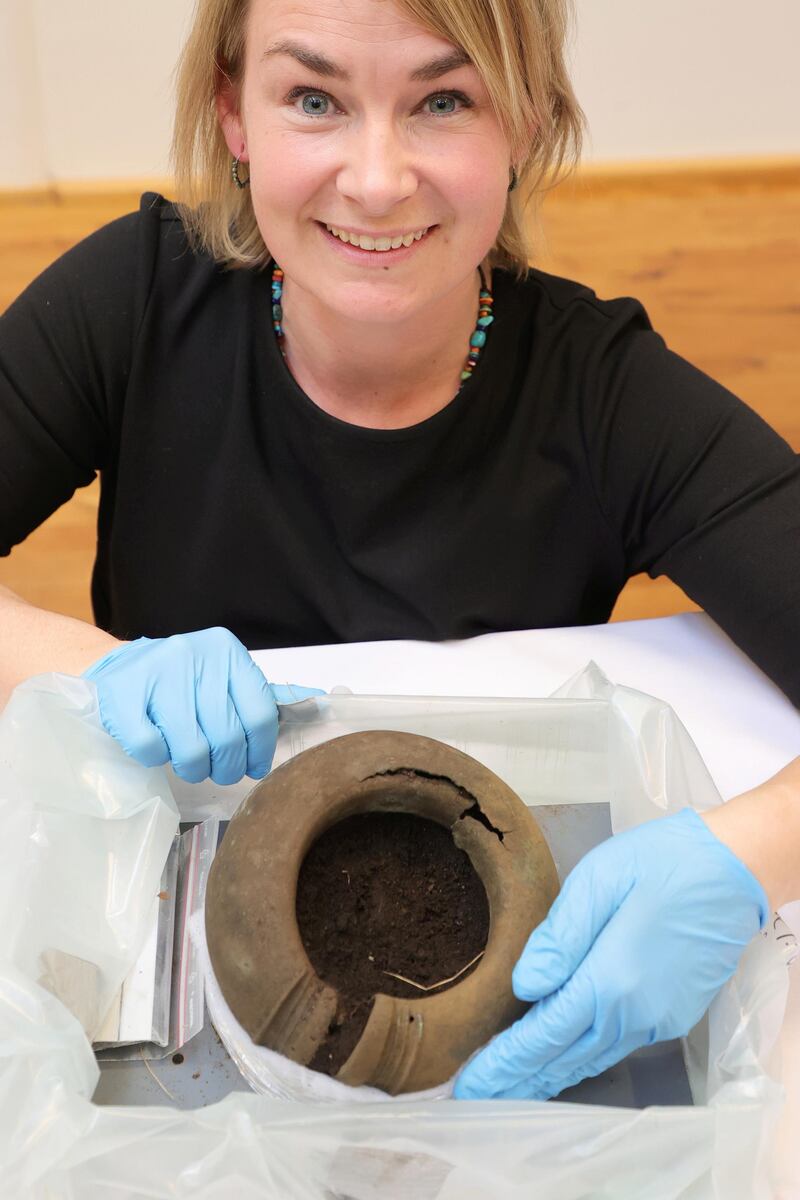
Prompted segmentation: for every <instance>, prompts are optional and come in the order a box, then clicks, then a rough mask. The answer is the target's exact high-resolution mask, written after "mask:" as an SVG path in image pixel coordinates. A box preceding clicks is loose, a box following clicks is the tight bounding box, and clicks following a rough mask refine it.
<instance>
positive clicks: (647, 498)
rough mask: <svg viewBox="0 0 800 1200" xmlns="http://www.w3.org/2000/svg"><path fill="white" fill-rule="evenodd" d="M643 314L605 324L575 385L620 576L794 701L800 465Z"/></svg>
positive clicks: (799, 646)
mask: <svg viewBox="0 0 800 1200" xmlns="http://www.w3.org/2000/svg"><path fill="white" fill-rule="evenodd" d="M628 303H629V304H630V305H636V302H634V301H630V302H628ZM642 314H643V310H641V309H640V311H639V313H638V315H635V316H633V317H632V319H630V320H624V319H618V320H616V321H615V320H611V321H610V322H609V323H608V326H607V328H606V330H605V332H604V334H603V336H601V337H600V338H599V339H598V343H597V346H596V348H595V352H594V356H593V361H592V362H591V364H590V368H589V370H588V371H587V375H586V379H585V382H584V391H585V408H584V418H583V421H584V436H585V448H586V454H587V460H588V469H589V472H590V475H591V478H592V481H593V484H594V487H595V492H596V496H597V500H598V503H599V505H600V507H601V508H602V510H603V513H604V514H605V516H606V520H607V521H608V522H609V524H610V525H611V526H612V528H613V530H614V532H615V535H616V536H617V537H618V538H619V539H620V542H621V544H622V547H623V550H624V554H625V559H626V563H627V570H628V574H629V575H634V574H637V573H639V572H642V571H646V572H647V573H648V574H649V575H651V576H652V577H654V578H655V577H656V576H658V575H662V574H664V575H667V576H669V578H671V579H672V580H674V582H675V583H677V584H678V585H679V586H680V587H681V588H683V590H684V591H685V592H686V593H687V595H689V596H690V597H691V598H692V599H693V600H694V601H695V602H696V603H697V604H699V605H700V606H701V607H702V608H703V609H704V610H705V611H706V612H707V613H708V614H709V615H710V616H711V617H712V618H713V619H714V620H715V621H716V622H717V623H718V624H719V625H720V626H721V627H722V628H723V629H724V630H725V631H726V632H727V633H728V635H729V636H730V637H731V638H732V639H733V641H734V642H736V644H737V645H738V646H740V647H741V648H742V649H743V650H744V651H745V652H746V653H747V654H748V655H749V656H750V657H751V658H752V659H753V661H754V662H755V663H756V664H757V665H758V666H760V667H761V668H762V669H763V670H764V671H765V672H766V674H767V675H769V676H770V678H772V679H773V680H774V681H775V682H776V683H777V684H778V685H779V686H780V687H781V688H782V689H783V690H784V691H785V692H786V694H787V695H788V696H789V697H790V699H791V700H792V701H793V702H794V704H796V705H800V461H799V460H798V457H797V455H796V454H795V453H794V451H793V450H792V449H791V447H790V446H789V445H788V444H787V443H786V442H785V441H784V440H783V439H782V438H781V437H780V436H779V435H778V434H777V433H776V432H775V431H774V430H773V429H772V428H771V427H770V426H769V425H767V424H766V422H765V421H763V420H762V419H761V418H760V417H759V416H758V415H757V414H756V413H755V412H754V411H753V410H752V409H750V408H749V407H748V406H747V405H746V404H745V403H743V402H742V401H741V400H740V399H738V398H737V397H736V396H735V395H733V393H731V392H730V391H728V390H727V389H726V388H724V387H723V386H722V385H721V384H719V383H717V382H716V381H715V380H713V379H711V378H710V377H709V376H708V375H706V374H704V372H702V371H700V370H699V369H698V368H696V367H694V366H692V365H691V364H690V363H688V362H687V361H686V360H685V359H683V358H681V357H680V356H679V355H677V354H675V353H674V352H673V351H671V350H670V349H669V348H668V347H667V345H666V343H665V342H664V340H663V338H661V337H660V336H659V335H658V334H657V333H655V332H654V331H653V330H652V329H651V328H650V327H649V321H648V320H647V318H646V317H643V315H642Z"/></svg>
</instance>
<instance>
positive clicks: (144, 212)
mask: <svg viewBox="0 0 800 1200" xmlns="http://www.w3.org/2000/svg"><path fill="white" fill-rule="evenodd" d="M270 282H271V273H270V271H269V270H267V271H248V270H238V271H226V270H223V269H222V268H220V267H219V266H217V265H215V264H214V263H213V262H212V261H211V260H210V259H209V258H207V257H204V256H202V255H197V254H194V253H193V252H192V251H191V250H190V249H189V248H188V246H187V242H186V238H185V235H184V231H183V226H182V224H181V222H180V220H179V219H178V217H177V215H176V213H175V211H174V209H173V207H172V206H171V205H170V204H169V203H167V202H166V201H164V200H163V199H162V198H161V197H160V196H155V195H153V194H148V195H146V196H144V197H143V198H142V202H141V206H140V210H139V212H138V213H134V214H131V215H129V216H126V217H123V218H121V219H120V220H118V221H114V222H113V223H112V224H110V225H108V226H106V227H105V228H104V229H101V230H100V231H99V232H97V233H95V234H93V235H92V236H91V237H89V238H87V239H86V240H85V241H83V242H81V243H80V244H79V245H78V246H76V247H75V248H74V249H73V250H71V251H69V253H67V254H65V255H64V256H63V257H62V258H61V259H59V260H58V262H56V263H55V264H54V265H53V266H52V267H50V268H49V269H48V270H47V271H45V272H44V273H43V274H42V275H41V276H40V277H39V278H38V279H37V280H36V281H35V282H34V283H33V284H31V286H30V287H29V288H28V289H27V290H26V291H25V292H24V293H23V295H22V296H21V297H20V298H19V299H18V300H17V301H16V302H15V303H14V304H13V305H12V307H11V308H10V309H9V311H8V312H7V313H6V314H5V316H4V317H3V318H2V320H0V554H8V553H9V551H10V549H11V547H12V546H13V545H14V544H15V543H17V542H20V541H22V539H23V538H24V537H25V536H26V535H27V534H28V533H29V532H30V531H31V530H32V529H34V528H35V527H36V526H37V525H39V523H40V522H41V521H43V520H44V519H45V517H47V516H48V514H49V513H51V512H52V511H53V510H54V509H55V508H57V507H58V506H59V505H60V504H63V503H64V501H65V500H67V499H68V498H69V497H70V496H71V495H72V493H73V492H74V490H75V488H76V487H82V486H84V485H85V484H88V483H89V482H90V481H91V480H92V479H93V478H94V475H95V473H96V472H97V471H98V470H99V471H100V472H101V479H102V488H101V500H100V513H99V528H98V547H97V562H96V565H95V571H94V577H93V582H92V599H93V603H94V610H95V616H96V619H97V622H98V624H99V625H100V626H102V627H103V628H105V629H107V630H109V631H110V632H111V633H113V634H115V635H116V636H118V637H123V638H133V637H137V636H139V635H142V634H146V635H148V636H153V637H157V636H163V635H167V634H170V633H175V632H178V631H181V630H192V629H201V628H204V627H207V626H211V625H224V626H227V627H228V628H229V629H231V630H232V631H233V632H234V633H235V634H236V635H237V636H238V637H239V638H241V640H242V641H243V642H244V643H245V644H246V645H247V646H248V647H250V648H251V649H256V648H265V647H271V646H287V645H307V644H315V643H328V642H343V641H344V642H346V641H365V640H371V639H383V638H421V639H427V640H436V639H442V638H462V637H469V636H471V635H474V634H480V633H486V632H489V631H493V630H508V629H528V628H537V627H544V626H559V625H584V624H594V623H599V622H603V621H606V620H607V619H608V616H609V614H610V613H611V610H612V607H613V605H614V601H615V600H616V597H617V595H618V593H619V591H620V589H621V588H622V586H623V584H624V583H625V581H626V579H627V578H628V577H629V576H631V575H635V574H636V573H637V572H640V571H647V572H648V573H649V574H650V575H652V576H656V575H660V574H666V575H669V576H670V578H672V579H674V580H675V581H676V583H678V584H680V586H681V587H682V588H684V590H685V591H686V592H687V593H688V594H689V595H690V596H691V597H692V598H693V599H694V600H695V601H696V602H697V603H698V604H700V605H702V607H703V608H705V609H706V611H707V612H708V613H710V614H711V616H712V617H713V618H714V619H715V620H716V621H717V622H718V623H719V624H720V625H721V626H722V627H723V629H725V630H727V632H728V633H729V634H730V636H731V637H732V638H733V640H734V641H735V642H737V643H738V644H739V645H740V646H741V647H742V648H743V649H744V650H745V651H746V652H747V653H748V654H750V656H751V657H752V658H753V659H754V660H755V661H756V662H757V663H758V664H759V665H760V666H761V667H762V668H763V669H764V670H765V671H766V672H767V673H768V674H769V675H770V676H772V678H773V679H775V680H776V682H777V683H779V684H780V686H781V687H783V689H784V690H785V691H786V692H787V694H788V695H789V696H790V697H791V698H792V699H793V700H794V702H795V703H796V704H800V467H799V466H798V460H797V456H796V455H795V454H794V453H793V451H792V450H791V449H790V447H789V446H788V445H787V444H786V442H784V441H783V440H782V439H781V438H780V437H779V436H778V435H777V434H776V433H775V432H774V431H773V430H772V429H770V428H769V426H767V425H766V424H765V423H764V422H763V421H762V420H761V419H760V418H759V417H758V416H757V415H756V414H755V413H754V412H752V410H751V409H749V408H748V407H747V406H746V405H744V404H743V403H742V402H741V401H740V400H738V399H737V398H736V397H735V396H733V395H732V394H731V393H730V392H728V391H727V390H726V389H725V388H724V387H722V386H721V385H720V384H718V383H716V382H714V381H713V380H712V379H710V378H709V377H708V376H707V375H705V374H703V372H701V371H699V370H697V369H696V368H695V367H693V366H691V365H690V364H689V363H687V362H686V361H685V360H684V359H682V358H680V357H678V356H677V355H676V354H673V353H672V352H671V351H670V350H668V349H667V347H666V345H665V343H664V341H663V339H662V338H661V337H660V336H659V335H658V334H656V333H654V332H653V330H652V327H651V325H650V321H649V319H648V317H647V314H646V313H645V310H644V309H643V308H642V306H641V304H639V302H638V301H636V300H633V299H629V298H622V299H616V300H607V301H603V300H598V298H597V297H596V296H595V294H594V293H593V292H592V291H591V290H590V289H589V288H586V287H583V286H581V285H580V284H577V283H573V282H571V281H569V280H566V279H560V278H557V277H556V276H553V275H547V274H545V273H543V272H542V271H537V270H533V269H531V270H530V271H529V272H528V275H527V277H526V279H525V281H524V282H523V283H521V284H517V283H516V282H515V281H514V277H513V275H512V274H511V273H510V272H506V271H503V270H495V271H494V273H493V291H494V296H495V304H494V314H495V322H494V324H493V325H492V326H491V328H490V330H489V333H488V337H487V341H486V346H485V348H484V351H483V354H482V356H481V360H480V362H479V364H478V367H477V368H476V370H475V373H474V375H473V376H472V378H471V379H470V380H468V381H467V383H466V384H465V386H464V387H463V388H462V390H461V392H460V393H459V395H458V396H457V397H456V398H455V399H454V400H453V401H452V402H451V403H450V404H449V405H448V406H447V407H446V408H444V409H442V410H441V411H440V412H438V413H436V414H435V415H434V416H432V417H430V418H428V419H427V420H425V421H422V422H420V423H419V424H417V425H413V426H410V427H408V428H404V429H394V430H374V429H365V428H362V427H360V426H355V425H350V424H348V423H346V422H344V421H341V420H338V419H337V418H335V417H332V416H330V415H328V414H327V413H325V412H323V411H322V410H321V409H319V408H318V407H317V406H316V405H315V404H314V403H313V402H312V401H311V400H310V399H309V398H308V397H307V396H306V395H305V393H304V392H303V391H302V390H301V389H300V387H299V386H298V384H297V383H296V382H295V380H294V379H293V377H292V376H291V375H290V373H289V371H288V369H287V367H286V364H285V363H284V361H283V359H282V357H281V354H280V351H279V348H278V345H277V342H276V339H275V334H274V332H273V329H272V323H271V296H270Z"/></svg>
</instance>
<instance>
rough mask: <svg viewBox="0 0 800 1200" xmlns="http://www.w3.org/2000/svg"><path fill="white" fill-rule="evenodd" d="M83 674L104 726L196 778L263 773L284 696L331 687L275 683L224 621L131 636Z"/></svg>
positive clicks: (145, 760) (139, 754)
mask: <svg viewBox="0 0 800 1200" xmlns="http://www.w3.org/2000/svg"><path fill="white" fill-rule="evenodd" d="M83 677H84V679H91V680H93V681H94V683H95V685H96V687H97V694H98V698H99V701H100V717H101V720H102V722H103V725H104V726H105V728H106V730H107V731H108V732H109V733H110V734H111V735H112V737H114V738H116V740H117V741H118V742H119V743H120V744H121V745H122V747H123V748H124V750H125V751H126V752H127V753H128V754H130V755H131V756H132V757H133V758H135V759H137V760H138V762H140V763H142V764H143V765H144V766H145V767H156V766H162V765H163V764H164V763H167V762H170V760H171V761H172V766H173V768H174V770H175V773H176V774H177V775H180V777H181V778H182V779H185V780H187V782H189V783H199V782H200V780H202V779H206V778H207V777H208V776H209V775H210V776H211V778H212V779H213V780H214V782H215V783H220V784H229V783H236V782H237V781H238V780H239V779H241V778H242V776H243V775H249V776H250V777H251V778H252V779H261V778H263V776H264V775H266V773H267V771H268V770H269V768H270V765H271V763H272V756H273V754H274V753H275V742H276V740H277V736H278V709H277V707H276V703H278V704H290V703H291V702H292V701H294V700H304V699H305V698H306V697H307V696H321V695H323V694H324V693H323V692H322V691H321V690H320V689H319V688H303V687H294V686H292V685H291V684H290V685H287V686H280V685H277V686H276V685H271V684H269V683H267V680H266V679H265V678H264V675H263V673H262V672H261V671H260V670H259V668H258V667H257V666H256V664H255V663H254V662H253V660H252V658H251V657H250V655H249V654H248V652H247V650H246V649H245V647H244V646H243V645H242V643H241V642H240V641H239V640H238V638H235V637H234V636H233V634H232V633H231V632H230V631H229V630H227V629H221V628H215V629H201V630H199V631H198V632H197V633H180V634H176V635H175V636H174V637H167V638H146V637H143V638H139V639H138V640H137V641H135V642H127V643H126V644H125V645H123V646H119V647H118V648H117V649H116V650H112V651H111V653H110V654H106V655H105V657H103V658H101V659H99V660H98V661H97V662H96V663H93V664H92V666H90V667H89V669H88V670H87V671H84V673H83Z"/></svg>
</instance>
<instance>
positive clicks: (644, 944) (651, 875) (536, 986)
mask: <svg viewBox="0 0 800 1200" xmlns="http://www.w3.org/2000/svg"><path fill="white" fill-rule="evenodd" d="M768 916H769V902H768V900H767V896H766V893H765V891H764V889H763V887H762V886H761V884H760V883H759V881H758V880H757V879H756V877H755V876H754V875H753V874H752V872H751V871H750V870H749V869H748V868H747V867H746V866H745V865H744V863H743V862H741V860H740V859H738V858H737V857H736V855H735V854H733V852H732V851H731V850H729V849H728V847H727V846H725V845H724V844H723V843H722V842H721V841H720V840H719V838H717V837H716V836H715V835H714V834H713V833H712V832H711V830H710V829H709V828H708V826H707V825H706V823H705V822H704V821H703V820H702V819H701V818H700V817H699V816H698V815H697V813H695V812H694V811H693V810H692V809H690V808H685V809H683V810H682V811H681V812H679V813H676V814H674V815H672V816H668V817H662V818H659V819H657V820H654V821H648V822H647V823H646V824H644V825H640V826H638V827H637V828H636V829H631V830H628V831H627V832H625V833H621V834H619V835H618V836H616V837H613V838H609V840H608V841H606V842H603V843H602V844H601V845H599V846H596V847H595V849H594V850H592V851H590V853H589V854H587V855H586V857H585V858H583V859H582V860H581V861H580V862H579V863H578V865H577V866H576V867H575V869H574V870H573V871H572V872H571V873H570V875H569V876H568V877H567V879H566V881H565V883H564V886H563V888H562V889H561V892H560V893H559V895H558V896H557V898H556V900H555V902H554V904H553V906H552V908H551V909H550V912H549V914H548V916H547V917H546V918H545V920H544V921H542V923H541V925H539V926H538V927H537V928H536V929H535V930H534V931H533V933H532V934H531V936H530V938H529V939H528V943H527V945H526V947H525V949H524V950H523V952H522V955H521V957H520V959H519V961H518V962H517V964H516V966H515V967H514V971H513V974H512V987H513V989H514V994H515V995H516V996H517V997H518V998H519V999H520V1000H530V1001H538V1003H536V1004H534V1006H533V1007H532V1008H531V1009H529V1010H528V1012H526V1013H525V1014H524V1016H522V1017H521V1018H520V1019H519V1020H518V1021H516V1022H515V1024H514V1025H512V1026H510V1027H509V1028H508V1029H506V1030H504V1031H503V1032H502V1033H500V1034H498V1035H497V1037H495V1038H494V1039H493V1040H492V1041H491V1042H490V1043H489V1044H488V1046H486V1047H484V1048H483V1050H481V1051H480V1052H479V1053H478V1054H477V1056H476V1057H475V1058H473V1059H472V1060H471V1061H470V1062H469V1063H467V1065H466V1066H465V1067H464V1068H463V1069H462V1071H461V1072H460V1073H459V1075H458V1077H457V1078H456V1082H455V1089H454V1095H455V1097H456V1098H457V1099H460V1100H477V1099H485V1098H489V1097H496V1098H502V1099H517V1100H518V1099H534V1100H547V1099H549V1098H550V1097H551V1096H557V1095H558V1093H559V1092H561V1091H563V1090H564V1088H568V1087H572V1086H573V1085H574V1084H576V1083H579V1082H580V1080H581V1079H585V1078H586V1077H587V1076H590V1075H599V1074H600V1072H601V1071H605V1070H606V1069H607V1068H608V1067H610V1066H613V1064H614V1063H617V1062H619V1061H620V1059H622V1058H624V1057H625V1056H626V1055H627V1054H630V1053H631V1052H632V1051H633V1050H636V1049H638V1048H639V1047H640V1046H647V1045H650V1044H652V1043H653V1042H658V1041H662V1040H665V1039H667V1038H674V1037H680V1036H683V1035H685V1034H686V1033H688V1032H689V1030H690V1029H691V1028H692V1026H693V1025H695V1024H696V1023H697V1021H699V1020H700V1018H701V1017H702V1015H703V1013H704V1012H705V1011H706V1009H707V1008H708V1006H709V1004H710V1003H711V1000H712V999H713V997H714V995H715V994H716V992H717V991H718V990H719V988H720V987H721V986H722V984H723V983H724V982H725V981H726V980H727V979H729V978H730V976H731V975H732V974H733V972H734V971H735V969H736V964H737V962H738V961H739V957H740V955H741V953H742V951H743V950H744V948H745V946H746V945H747V943H748V942H749V941H750V939H751V938H752V937H753V936H754V934H756V933H757V932H758V931H759V929H762V928H763V927H764V925H765V923H766V921H767V919H768Z"/></svg>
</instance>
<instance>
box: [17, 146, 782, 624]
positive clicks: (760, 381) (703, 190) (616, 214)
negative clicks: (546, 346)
mask: <svg viewBox="0 0 800 1200" xmlns="http://www.w3.org/2000/svg"><path fill="white" fill-rule="evenodd" d="M145 186H146V185H145ZM140 190H144V186H143V187H142V189H140ZM137 203H138V191H137V192H135V193H134V192H131V193H125V194H123V193H119V192H118V193H117V194H112V195H109V194H105V195H101V194H98V195H94V196H92V195H83V196H70V197H64V196H57V195H45V194H41V195H36V196H33V197H30V196H29V197H18V198H14V197H11V196H2V195H0V310H2V309H4V308H5V307H6V306H7V305H8V304H9V303H10V302H11V300H13V298H14V297H15V296H16V295H17V294H18V292H19V291H21V290H22V288H24V287H25V285H26V284H27V283H28V282H29V281H30V280H31V279H32V278H33V277H34V276H35V275H36V274H37V273H38V272H39V271H41V270H42V269H43V268H44V267H45V266H46V265H47V264H48V263H50V262H51V261H52V260H53V259H54V258H56V257H57V256H58V255H59V254H61V253H63V252H64V251H65V250H66V249H68V248H69V247H70V246H71V245H73V244H74V243H75V242H76V241H77V240H78V239H79V238H81V237H84V236H85V235H86V234H88V233H90V232H91V231H92V230H94V229H96V228H97V227H98V226H100V225H102V224H104V223H105V222H107V221H110V220H112V219H113V218H114V217H116V216H118V215H120V214H122V213H125V212H129V211H131V209H132V208H134V207H136V206H137ZM534 263H535V265H536V266H539V267H541V268H542V269H544V270H546V271H552V272H554V273H556V274H560V275H566V276H568V277H569V278H572V279H577V280H580V281H581V282H582V283H587V284H589V285H590V286H591V287H593V288H594V290H595V291H596V292H597V293H598V295H599V296H601V297H603V298H608V297H611V296H619V295H631V296H636V297H637V298H638V299H640V300H641V301H642V302H643V303H644V305H645V307H646V308H647V310H648V312H649V314H650V318H651V320H652V322H653V325H654V327H655V328H656V329H657V330H658V331H659V332H660V333H661V334H662V335H663V336H664V337H665V339H666V341H667V342H668V344H669V345H670V346H671V348H672V349H673V350H675V351H677V352H678V353H679V354H682V355H683V356H684V357H685V358H687V359H689V360H690V361H691V362H693V363H695V364H696V365H697V366H698V367H700V368H701V369H702V370H704V371H706V372H707V373H708V374H709V375H712V376H714V378H716V379H718V380H719V381H720V382H721V383H723V384H724V385H725V386H726V387H728V388H730V389H731V391H733V392H735V393H736V394H737V395H739V396H741V397H742V398H743V399H744V400H746V401H747V403H748V404H750V405H752V406H753V408H755V409H756V410H757V411H758V412H760V413H761V414H762V415H763V416H764V417H765V418H766V419H767V420H768V421H769V422H770V423H771V424H772V425H774V426H775V428H776V429H778V430H779V432H780V433H782V434H783V436H784V437H785V438H786V439H787V440H788V441H789V442H790V443H791V444H792V445H793V446H794V448H795V449H800V395H798V381H800V165H795V166H792V165H791V164H788V165H784V166H781V167H776V168H770V167H767V166H766V165H765V166H764V169H754V167H753V165H752V164H750V165H749V166H747V167H745V168H742V169H732V168H731V167H730V166H728V167H727V168H721V169H717V168H713V169H705V170H693V169H690V170H678V171H664V172H659V171H656V172H650V173H648V174H642V173H637V172H635V171H630V170H629V171H622V172H610V173H603V172H587V173H586V174H585V175H584V176H582V177H581V178H580V179H579V180H578V181H576V182H575V183H572V184H568V185H564V186H563V187H562V188H561V189H560V190H557V191H556V192H554V193H553V194H552V195H551V196H550V197H548V200H547V202H546V204H545V207H544V212H543V236H542V238H541V244H540V250H539V253H538V254H537V256H536V258H535V259H534ZM96 507H97V484H94V485H92V486H91V487H89V488H86V489H84V490H83V491H81V492H79V493H78V494H77V495H76V496H75V497H74V498H73V500H72V501H70V503H69V504H66V505H65V506H64V507H63V508H62V509H60V510H59V512H57V513H55V514H54V515H53V516H52V517H51V518H50V520H49V521H47V522H46V523H45V524H44V525H43V526H42V527H41V528H40V529H38V530H36V532H35V533H33V534H32V535H31V536H30V537H29V538H28V539H27V541H26V542H25V543H24V544H23V545H22V546H20V547H17V548H16V549H15V550H14V552H13V553H12V554H11V556H10V558H5V559H0V584H5V586H7V587H10V588H12V589H13V590H14V591H16V592H18V593H19V594H20V595H22V596H24V597H26V598H27V599H29V600H31V601H32V602H33V603H35V604H39V605H42V606H43V607H45V608H49V609H53V610H56V611H59V612H64V613H69V614H71V615H73V616H77V617H82V618H84V619H86V620H91V610H90V605H89V596H88V581H89V575H90V571H91V564H92V560H93V553H94V543H95V532H94V521H95V513H96ZM693 608H695V605H693V604H692V603H691V602H690V601H689V600H688V598H687V597H686V596H684V594H683V593H682V592H681V591H680V590H679V589H678V588H676V587H675V586H674V585H673V584H671V583H670V582H669V581H668V580H665V579H660V580H656V581H652V580H649V579H647V578H646V577H642V576H640V577H638V578H637V579H634V580H631V581H630V583H629V584H628V585H627V587H626V588H625V590H624V592H623V594H622V596H621V597H620V599H619V602H618V604H617V606H616V609H615V611H614V618H613V619H615V620H630V619H634V618H637V617H651V616H664V615H667V614H670V613H675V612H683V611H687V610H690V609H693Z"/></svg>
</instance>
